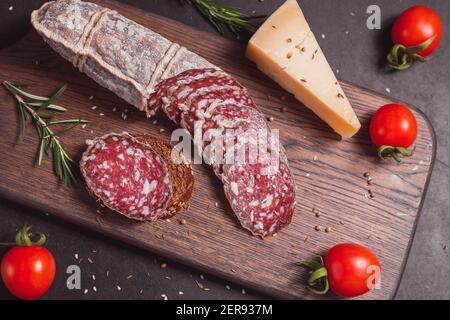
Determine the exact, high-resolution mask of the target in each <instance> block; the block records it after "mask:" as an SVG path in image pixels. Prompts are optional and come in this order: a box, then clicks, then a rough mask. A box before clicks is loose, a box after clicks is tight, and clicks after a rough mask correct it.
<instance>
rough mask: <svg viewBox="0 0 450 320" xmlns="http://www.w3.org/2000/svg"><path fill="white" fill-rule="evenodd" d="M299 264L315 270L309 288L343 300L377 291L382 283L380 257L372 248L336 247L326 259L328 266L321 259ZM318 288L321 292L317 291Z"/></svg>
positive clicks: (310, 278)
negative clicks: (343, 298)
mask: <svg viewBox="0 0 450 320" xmlns="http://www.w3.org/2000/svg"><path fill="white" fill-rule="evenodd" d="M299 264H300V265H302V266H305V267H307V268H309V269H312V273H311V275H310V277H309V279H308V284H309V285H310V287H311V290H312V291H313V292H315V293H317V294H326V293H327V292H328V291H329V290H331V291H332V292H333V293H335V294H336V295H338V296H341V297H346V298H352V297H357V296H360V295H363V294H365V293H367V292H369V291H370V290H372V289H373V288H375V287H376V285H377V284H378V283H379V281H380V279H381V266H380V262H379V261H378V259H377V257H376V256H375V255H374V254H373V253H372V252H371V251H370V250H369V249H368V248H366V247H364V246H362V245H359V244H355V243H342V244H338V245H336V246H334V247H333V248H331V249H330V250H329V251H328V253H327V255H326V256H325V263H324V261H323V258H322V257H318V258H317V259H311V260H304V261H300V262H299ZM317 287H320V289H321V290H317V289H315V288H317Z"/></svg>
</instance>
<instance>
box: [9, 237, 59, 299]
mask: <svg viewBox="0 0 450 320" xmlns="http://www.w3.org/2000/svg"><path fill="white" fill-rule="evenodd" d="M55 271H56V264H55V259H54V258H53V255H52V254H51V253H50V251H48V250H47V249H46V248H44V247H41V246H18V247H14V248H12V249H11V250H9V251H8V252H7V253H6V254H5V256H4V257H3V259H2V263H1V274H2V279H3V282H4V283H5V285H6V287H7V288H8V290H9V291H10V292H11V293H12V294H13V295H14V296H16V297H17V298H20V299H25V300H34V299H37V298H39V297H40V296H42V295H43V294H44V293H45V292H47V290H48V289H49V288H50V286H51V284H52V282H53V279H54V278H55Z"/></svg>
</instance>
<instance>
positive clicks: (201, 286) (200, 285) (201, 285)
mask: <svg viewBox="0 0 450 320" xmlns="http://www.w3.org/2000/svg"><path fill="white" fill-rule="evenodd" d="M195 283H196V284H197V286H198V287H199V288H200V289H204V288H205V286H204V285H203V283H201V282H198V281H197V280H195Z"/></svg>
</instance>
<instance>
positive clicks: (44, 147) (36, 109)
mask: <svg viewBox="0 0 450 320" xmlns="http://www.w3.org/2000/svg"><path fill="white" fill-rule="evenodd" d="M3 85H4V86H5V88H6V89H7V90H8V91H9V92H10V93H11V94H12V95H13V97H14V99H15V100H16V102H17V107H18V110H19V116H20V117H19V119H20V131H19V138H18V142H22V141H23V138H24V136H25V128H26V124H27V122H28V121H29V120H30V119H31V120H32V121H33V123H34V125H35V127H36V131H37V133H38V136H39V139H40V143H39V151H38V154H37V160H36V163H37V165H38V166H40V165H41V164H42V159H43V158H44V155H50V153H51V155H52V157H53V167H54V171H55V174H56V176H57V177H58V178H59V179H60V180H61V181H62V182H63V183H64V184H65V185H70V184H71V183H72V182H75V181H76V180H77V179H76V177H75V174H74V169H73V166H74V165H75V162H74V161H73V160H72V159H71V158H70V157H69V155H68V154H67V153H66V151H65V149H64V145H63V144H62V143H61V141H60V140H59V137H58V135H59V134H62V133H64V132H67V131H69V130H71V129H73V128H74V127H76V126H77V125H79V124H82V123H88V121H86V120H82V119H72V120H56V119H55V117H54V116H53V115H50V114H42V113H41V112H43V111H56V112H65V111H67V109H66V108H64V107H62V106H59V105H56V104H54V102H55V101H56V100H57V99H58V98H59V97H61V96H62V95H63V93H64V91H65V90H66V88H67V86H66V85H64V86H63V87H61V88H60V89H59V90H58V91H57V92H56V93H54V94H53V95H52V96H50V97H43V96H39V95H35V94H32V93H29V92H26V91H24V90H23V87H24V86H23V85H19V84H12V83H10V82H8V81H4V82H3ZM55 125H68V126H66V127H65V128H63V129H61V130H59V131H57V132H56V131H53V130H52V129H51V127H53V126H55Z"/></svg>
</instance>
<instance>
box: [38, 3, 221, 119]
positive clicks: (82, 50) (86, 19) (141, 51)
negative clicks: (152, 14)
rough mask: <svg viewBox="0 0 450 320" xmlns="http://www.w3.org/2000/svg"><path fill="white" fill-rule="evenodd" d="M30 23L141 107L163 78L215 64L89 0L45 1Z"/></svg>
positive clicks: (79, 65) (81, 66)
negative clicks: (86, 0) (88, 0)
mask: <svg viewBox="0 0 450 320" xmlns="http://www.w3.org/2000/svg"><path fill="white" fill-rule="evenodd" d="M31 23H32V24H33V26H34V28H35V29H36V30H37V31H38V33H39V34H40V35H41V36H42V37H43V38H44V40H45V41H46V42H47V43H48V44H49V45H50V46H51V47H52V48H53V49H54V50H55V51H56V52H58V53H60V54H61V55H62V56H63V57H64V58H65V59H67V60H69V61H70V62H72V63H73V64H74V66H75V67H77V68H78V69H79V70H80V71H82V72H84V73H86V74H87V75H88V76H89V77H91V78H92V79H94V80H95V81H96V82H97V83H99V84H100V85H102V86H104V87H106V88H108V89H109V90H111V91H113V92H114V93H115V94H117V95H118V96H120V97H121V98H123V99H124V100H125V101H127V102H128V103H130V104H132V105H134V106H135V107H136V108H138V109H139V110H147V105H148V104H147V102H148V98H149V96H150V94H151V93H152V92H153V90H154V87H155V86H156V85H157V84H158V82H160V81H161V80H162V79H165V78H168V77H172V76H174V75H176V74H178V73H181V72H183V71H185V70H189V69H194V68H207V67H212V68H216V67H214V66H213V65H212V64H210V63H209V62H208V61H206V60H205V59H203V58H201V57H200V56H198V55H196V54H195V53H192V52H190V51H189V50H187V49H185V48H184V47H181V46H180V45H178V44H176V43H172V42H171V41H169V40H167V39H166V38H164V37H163V36H161V35H160V34H158V33H156V32H153V31H151V30H150V29H148V28H145V27H144V26H142V25H140V24H138V23H136V22H134V21H131V20H129V19H127V18H125V17H124V16H122V15H120V14H118V13H117V12H115V11H112V10H109V9H106V8H103V7H101V6H99V5H96V4H93V3H90V2H84V1H80V0H60V1H52V2H47V3H45V4H44V5H43V6H42V7H41V8H40V9H38V10H35V11H33V13H32V16H31ZM157 111H158V110H149V114H150V115H153V114H155V113H156V112H157Z"/></svg>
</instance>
